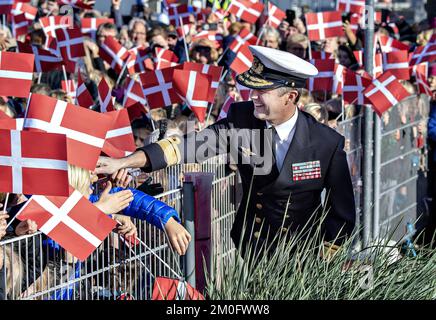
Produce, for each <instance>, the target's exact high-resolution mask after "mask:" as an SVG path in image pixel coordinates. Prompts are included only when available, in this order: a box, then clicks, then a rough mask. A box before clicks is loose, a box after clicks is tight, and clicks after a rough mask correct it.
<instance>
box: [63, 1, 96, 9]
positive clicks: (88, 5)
mask: <svg viewBox="0 0 436 320" xmlns="http://www.w3.org/2000/svg"><path fill="white" fill-rule="evenodd" d="M58 3H59V4H60V5H69V6H72V7H74V8H77V9H87V10H91V9H93V7H94V2H93V1H84V0H58Z"/></svg>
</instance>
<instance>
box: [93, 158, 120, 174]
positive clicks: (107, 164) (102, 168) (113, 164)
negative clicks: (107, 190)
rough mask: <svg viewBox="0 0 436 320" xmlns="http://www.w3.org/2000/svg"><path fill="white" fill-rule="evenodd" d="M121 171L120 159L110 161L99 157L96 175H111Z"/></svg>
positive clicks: (110, 159)
mask: <svg viewBox="0 0 436 320" xmlns="http://www.w3.org/2000/svg"><path fill="white" fill-rule="evenodd" d="M120 169H122V161H121V159H112V158H109V157H100V158H99V159H98V161H97V168H95V173H96V174H113V173H115V172H117V171H118V170H120Z"/></svg>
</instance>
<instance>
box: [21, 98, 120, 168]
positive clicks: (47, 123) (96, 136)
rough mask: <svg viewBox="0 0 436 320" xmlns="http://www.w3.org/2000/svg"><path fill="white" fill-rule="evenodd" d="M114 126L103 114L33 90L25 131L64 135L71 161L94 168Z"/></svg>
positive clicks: (69, 161)
mask: <svg viewBox="0 0 436 320" xmlns="http://www.w3.org/2000/svg"><path fill="white" fill-rule="evenodd" d="M111 125H112V119H111V118H110V117H108V116H107V115H105V114H103V113H99V112H95V111H92V110H89V109H85V108H79V107H78V106H76V105H73V104H70V103H67V102H65V101H61V100H57V99H55V98H51V97H48V96H44V95H41V94H35V93H32V94H31V95H30V97H29V103H28V107H27V117H26V120H25V121H24V130H30V131H39V132H41V131H42V132H52V133H61V134H65V135H66V136H67V148H68V163H70V164H73V165H76V166H79V167H82V168H85V169H88V170H94V169H95V165H96V164H97V160H98V157H99V155H100V152H101V149H102V148H103V145H104V140H105V138H106V133H107V131H108V130H109V128H110V127H111Z"/></svg>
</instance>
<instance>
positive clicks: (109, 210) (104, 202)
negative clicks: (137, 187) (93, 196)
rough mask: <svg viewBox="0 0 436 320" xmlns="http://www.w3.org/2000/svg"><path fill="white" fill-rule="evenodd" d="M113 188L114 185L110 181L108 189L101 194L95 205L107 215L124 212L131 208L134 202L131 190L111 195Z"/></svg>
mask: <svg viewBox="0 0 436 320" xmlns="http://www.w3.org/2000/svg"><path fill="white" fill-rule="evenodd" d="M111 188H112V183H111V182H110V181H108V183H107V186H106V188H105V189H104V191H103V192H102V193H101V196H100V199H99V200H98V201H97V202H96V203H95V206H96V207H97V208H99V209H100V210H101V211H103V212H104V213H105V214H114V213H118V212H120V211H122V210H123V209H125V208H127V207H128V206H129V203H130V202H132V201H133V193H132V191H130V190H123V191H119V192H116V193H112V194H109V191H110V190H111Z"/></svg>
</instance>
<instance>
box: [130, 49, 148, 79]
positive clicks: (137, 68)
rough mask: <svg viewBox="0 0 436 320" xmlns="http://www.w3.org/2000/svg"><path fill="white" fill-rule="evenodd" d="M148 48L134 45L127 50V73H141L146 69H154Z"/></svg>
mask: <svg viewBox="0 0 436 320" xmlns="http://www.w3.org/2000/svg"><path fill="white" fill-rule="evenodd" d="M149 54H150V50H149V49H148V48H145V47H142V46H141V47H136V48H132V49H130V50H129V58H128V59H127V70H128V71H129V74H131V75H132V74H134V73H142V72H145V71H146V70H154V63H153V60H152V59H151V58H150V55H149Z"/></svg>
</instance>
